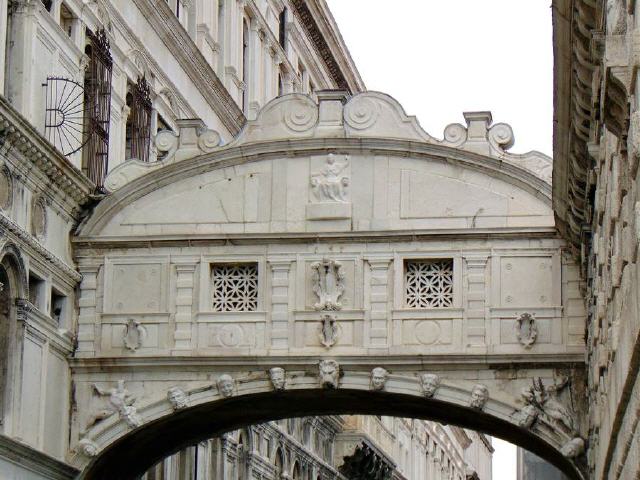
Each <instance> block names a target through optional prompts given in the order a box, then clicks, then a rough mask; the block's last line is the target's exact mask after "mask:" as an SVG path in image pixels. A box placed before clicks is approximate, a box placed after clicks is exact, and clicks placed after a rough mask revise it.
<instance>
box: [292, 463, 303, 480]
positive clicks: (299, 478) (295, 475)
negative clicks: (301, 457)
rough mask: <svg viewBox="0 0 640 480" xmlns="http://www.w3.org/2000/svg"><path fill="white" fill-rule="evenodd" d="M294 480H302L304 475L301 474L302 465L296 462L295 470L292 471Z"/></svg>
mask: <svg viewBox="0 0 640 480" xmlns="http://www.w3.org/2000/svg"><path fill="white" fill-rule="evenodd" d="M291 479H292V480H302V474H301V473H300V464H299V463H298V462H297V461H296V463H294V464H293V470H292V471H291Z"/></svg>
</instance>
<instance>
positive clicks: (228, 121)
mask: <svg viewBox="0 0 640 480" xmlns="http://www.w3.org/2000/svg"><path fill="white" fill-rule="evenodd" d="M133 3H135V5H136V6H137V7H138V8H139V9H140V11H141V12H142V14H143V15H144V17H145V18H146V19H147V21H148V22H149V24H150V25H151V26H152V28H153V29H154V30H155V31H156V32H157V34H158V35H159V36H160V37H161V38H162V40H163V41H164V43H165V45H166V46H167V48H168V49H169V50H170V51H171V53H172V54H173V57H174V58H175V59H176V60H177V62H178V63H179V64H180V66H181V67H182V68H183V69H184V70H185V72H186V73H187V74H188V75H189V78H190V79H191V80H192V81H193V82H194V83H195V84H196V86H197V89H198V91H199V92H200V93H201V94H202V96H203V98H205V99H206V100H207V102H208V103H209V105H210V106H211V108H212V109H213V111H214V112H216V115H218V117H219V118H220V120H221V121H222V124H223V125H224V126H225V127H226V128H227V130H229V133H231V135H233V136H235V135H237V134H238V133H239V132H240V130H241V129H242V126H243V125H244V123H245V121H246V119H245V117H244V115H243V113H242V111H241V110H240V108H239V107H238V105H236V103H235V101H234V100H233V98H232V97H231V95H230V94H229V92H228V91H227V89H226V88H225V87H224V85H223V83H222V82H221V81H220V79H219V78H218V76H217V75H216V74H215V72H214V71H213V69H212V68H211V66H210V65H209V64H208V63H207V60H206V59H205V58H204V56H203V55H202V52H200V50H199V49H198V47H197V45H196V44H195V43H194V42H193V40H192V39H191V37H190V36H189V34H188V33H187V32H186V31H185V29H184V27H183V26H182V25H181V24H180V22H179V21H178V19H177V18H176V16H175V15H174V14H173V12H172V11H171V8H170V7H169V6H168V4H167V3H166V2H165V1H163V0H133Z"/></svg>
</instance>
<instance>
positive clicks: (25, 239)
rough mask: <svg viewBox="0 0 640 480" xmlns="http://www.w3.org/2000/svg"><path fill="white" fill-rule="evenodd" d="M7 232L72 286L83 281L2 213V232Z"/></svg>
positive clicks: (0, 213) (0, 230)
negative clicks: (60, 274)
mask: <svg viewBox="0 0 640 480" xmlns="http://www.w3.org/2000/svg"><path fill="white" fill-rule="evenodd" d="M3 230H6V231H8V232H10V233H11V234H12V235H14V236H15V237H16V238H17V239H19V240H20V241H21V243H23V244H26V247H27V252H29V250H31V253H32V255H33V254H35V255H37V256H39V257H40V258H42V259H43V260H44V261H46V262H48V263H50V264H51V265H52V266H53V267H54V269H55V270H56V271H57V272H60V273H62V274H63V276H64V277H66V278H67V281H68V282H69V283H70V284H71V285H75V284H76V283H78V282H79V281H80V280H81V279H82V275H80V274H79V273H78V272H77V271H75V270H74V269H73V268H72V267H70V266H69V265H67V264H66V263H65V262H64V261H62V260H61V259H60V258H58V257H57V256H56V255H55V254H53V253H52V252H50V251H49V250H48V249H46V248H45V247H44V246H43V245H42V244H41V243H40V242H39V241H38V240H37V239H36V238H35V237H34V236H33V235H31V234H30V233H29V232H27V231H26V230H25V229H24V228H22V227H21V226H20V225H18V224H17V223H15V222H14V221H13V220H11V219H10V218H9V217H7V216H6V215H5V214H4V213H2V212H0V232H2V231H3Z"/></svg>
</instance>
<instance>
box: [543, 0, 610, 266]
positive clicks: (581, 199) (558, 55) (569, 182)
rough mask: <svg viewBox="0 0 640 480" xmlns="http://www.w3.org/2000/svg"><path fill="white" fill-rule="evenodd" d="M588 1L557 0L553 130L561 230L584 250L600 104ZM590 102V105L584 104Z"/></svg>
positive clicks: (594, 20) (576, 247) (593, 25)
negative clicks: (594, 87) (592, 149)
mask: <svg viewBox="0 0 640 480" xmlns="http://www.w3.org/2000/svg"><path fill="white" fill-rule="evenodd" d="M592 3H593V2H591V1H587V0H554V1H553V36H554V41H553V49H554V132H553V151H554V155H553V156H554V163H553V207H554V212H555V215H556V223H557V225H558V228H559V230H560V231H561V233H562V234H563V236H564V237H565V238H567V239H568V240H569V241H570V242H571V243H572V244H573V246H574V250H575V253H576V254H578V253H579V252H580V247H579V246H580V243H581V241H582V240H583V237H584V235H585V234H586V232H587V231H588V218H587V216H588V214H587V204H588V199H587V194H588V192H587V189H588V186H587V183H588V179H587V174H588V172H589V170H590V168H591V157H590V154H589V152H588V144H589V142H590V141H592V140H593V139H594V136H595V132H594V131H593V128H594V123H595V122H593V121H592V120H593V119H594V117H595V115H596V114H597V110H598V108H599V107H598V106H597V104H594V101H593V98H592V95H593V92H592V76H593V72H594V70H595V68H596V59H594V58H593V57H594V56H595V55H596V54H597V52H594V49H596V50H597V45H596V43H594V41H593V40H594V38H593V35H592V32H593V31H594V29H595V28H596V24H597V18H598V13H597V12H596V9H595V8H594V7H593V6H592V5H591V4H592ZM585 106H589V107H585Z"/></svg>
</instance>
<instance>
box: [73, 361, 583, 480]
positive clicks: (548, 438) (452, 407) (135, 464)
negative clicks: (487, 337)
mask: <svg viewBox="0 0 640 480" xmlns="http://www.w3.org/2000/svg"><path fill="white" fill-rule="evenodd" d="M341 375H342V376H341V378H340V379H339V385H338V388H322V387H321V386H320V382H319V381H318V377H317V375H313V373H312V372H311V371H309V370H307V371H297V372H292V373H291V374H288V380H287V386H286V389H284V390H274V387H273V385H272V384H271V382H270V380H269V378H268V375H267V374H266V373H265V374H264V375H263V378H257V377H258V376H259V374H257V372H254V373H253V374H252V375H250V376H247V377H245V378H238V379H237V381H234V392H233V394H232V396H230V397H224V396H223V395H221V394H220V392H219V391H218V389H217V388H216V387H213V386H212V387H210V388H204V389H203V388H197V389H193V390H192V391H191V392H184V393H185V394H186V396H187V400H186V402H187V403H186V405H185V406H184V407H183V408H177V409H176V407H175V405H173V404H172V403H171V401H169V400H168V399H167V398H162V399H158V400H157V401H155V402H151V403H149V404H147V405H145V406H144V407H142V408H140V409H138V411H137V413H138V414H139V415H141V416H142V417H143V418H144V419H145V423H144V425H143V426H141V427H138V428H135V429H133V430H131V429H130V428H129V427H128V426H127V424H126V422H125V421H124V420H122V419H117V418H113V419H109V420H107V421H106V422H105V424H104V425H100V426H99V427H97V428H95V429H94V430H92V431H91V432H89V437H91V438H94V439H95V440H94V442H95V445H96V447H97V449H101V451H100V453H99V454H97V456H95V457H94V458H91V459H89V458H87V457H86V456H83V455H80V454H78V455H76V456H75V458H74V462H75V463H76V466H78V467H80V468H82V469H83V470H82V473H81V475H80V476H79V480H107V479H113V478H118V479H121V480H129V479H135V478H137V477H138V476H139V475H141V474H142V473H144V472H145V471H146V470H148V469H149V468H150V467H151V466H153V465H154V464H155V463H157V462H158V461H159V460H161V459H162V458H164V457H166V456H168V455H170V454H172V453H175V452H176V451H178V450H181V449H183V448H186V447H187V446H190V445H193V444H196V443H198V442H200V441H203V440H205V439H208V438H211V437H212V436H214V435H218V434H221V433H224V432H227V431H230V430H235V429H239V428H242V427H245V426H248V425H251V424H255V423H263V422H266V421H270V420H278V419H283V418H291V417H303V416H311V415H334V414H363V415H385V416H401V417H410V418H420V419H425V420H434V421H438V422H441V423H445V424H451V425H456V426H460V427H463V428H468V429H473V430H477V431H481V432H483V433H486V434H489V435H492V436H495V437H499V438H502V439H504V440H507V441H509V442H512V443H514V444H516V445H519V446H521V447H523V448H526V449H527V450H529V451H531V452H533V453H535V454H536V455H538V456H540V457H542V458H544V459H545V460H547V461H549V462H550V463H551V464H553V465H555V466H556V467H558V468H559V469H560V470H562V471H563V472H564V473H565V474H566V475H568V476H569V478H572V479H584V478H586V477H585V476H584V470H583V469H584V464H583V460H582V458H581V457H578V458H567V457H566V456H565V455H564V454H563V449H564V448H565V446H566V445H567V443H568V442H570V441H571V440H572V439H573V437H572V435H570V434H568V433H567V432H562V431H561V430H560V429H558V426H557V424H556V423H555V422H554V421H553V420H552V419H549V418H548V417H546V416H544V414H540V415H539V416H538V417H537V418H536V420H535V422H534V424H533V425H532V426H531V427H523V426H522V425H521V422H522V418H523V417H522V415H523V413H522V408H518V406H517V405H509V404H506V403H504V402H503V401H501V400H500V397H504V395H503V394H499V397H498V398H496V397H495V395H494V396H492V395H493V392H495V391H496V389H498V388H500V387H499V386H498V385H497V384H493V385H491V384H489V385H490V386H489V392H490V396H489V398H488V399H487V402H486V403H485V404H484V405H483V406H482V408H480V409H478V408H473V407H472V406H471V404H472V403H473V400H472V399H473V394H474V393H473V391H474V387H475V384H474V385H468V386H466V387H461V386H460V385H459V384H458V385H453V384H448V383H444V382H443V383H442V384H440V385H439V387H438V388H437V390H436V392H435V394H434V396H433V397H432V398H426V397H425V393H424V389H423V388H422V387H421V386H420V381H419V378H418V377H417V376H416V375H411V374H409V375H406V374H405V375H391V376H390V377H389V378H388V380H387V382H386V385H385V388H384V390H382V391H374V390H372V389H371V385H370V380H371V376H370V375H369V374H368V373H367V372H362V371H341ZM98 444H99V445H98ZM96 453H97V452H96ZM277 455H278V451H277V450H276V457H277ZM88 460H90V461H88ZM274 461H275V462H276V463H277V461H278V460H277V458H274ZM283 468H287V463H283ZM289 468H293V464H291V465H289Z"/></svg>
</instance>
